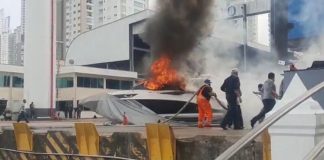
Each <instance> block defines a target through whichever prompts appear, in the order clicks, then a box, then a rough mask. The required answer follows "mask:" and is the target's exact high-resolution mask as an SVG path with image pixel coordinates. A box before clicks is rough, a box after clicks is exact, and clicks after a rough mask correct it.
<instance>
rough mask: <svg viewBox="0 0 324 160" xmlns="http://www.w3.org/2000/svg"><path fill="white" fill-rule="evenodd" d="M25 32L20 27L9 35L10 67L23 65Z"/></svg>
mask: <svg viewBox="0 0 324 160" xmlns="http://www.w3.org/2000/svg"><path fill="white" fill-rule="evenodd" d="M22 55H23V30H22V27H21V26H18V27H17V28H16V29H14V31H13V32H12V33H10V34H9V59H8V64H10V65H18V66H22V65H23V60H22Z"/></svg>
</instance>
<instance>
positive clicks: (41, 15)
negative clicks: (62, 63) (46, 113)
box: [24, 0, 56, 108]
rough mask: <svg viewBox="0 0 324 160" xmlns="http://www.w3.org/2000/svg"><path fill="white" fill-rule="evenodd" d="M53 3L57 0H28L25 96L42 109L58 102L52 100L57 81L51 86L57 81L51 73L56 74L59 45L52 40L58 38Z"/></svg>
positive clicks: (28, 100)
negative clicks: (56, 50)
mask: <svg viewBox="0 0 324 160" xmlns="http://www.w3.org/2000/svg"><path fill="white" fill-rule="evenodd" d="M52 2H53V0H27V1H26V28H25V33H26V34H25V58H24V73H25V74H24V86H25V89H24V98H25V99H26V100H27V102H31V101H33V102H34V103H35V106H37V107H38V108H49V107H50V106H54V103H55V101H54V100H53V101H52V97H53V99H54V97H55V93H54V94H53V92H51V91H54V92H55V89H54V88H55V83H52V84H53V85H51V82H55V81H54V76H53V74H51V73H55V71H53V68H54V66H53V65H51V64H55V63H53V62H54V60H55V55H53V54H52V53H55V52H54V51H55V48H56V47H55V43H53V41H52V40H53V39H55V27H54V26H52V8H51V3H52ZM53 3H54V2H53ZM54 4H55V3H54ZM54 6H55V5H54ZM54 6H53V7H54ZM53 15H55V7H54V13H53ZM54 18H55V16H54ZM53 23H54V24H55V22H53ZM52 56H53V58H52ZM51 95H52V97H51Z"/></svg>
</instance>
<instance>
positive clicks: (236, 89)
mask: <svg viewBox="0 0 324 160" xmlns="http://www.w3.org/2000/svg"><path fill="white" fill-rule="evenodd" d="M221 90H222V91H223V92H225V94H226V100H227V104H228V111H227V112H226V115H225V117H224V119H223V120H222V123H221V127H222V128H223V129H224V130H227V126H228V125H230V124H232V122H233V124H234V129H243V128H244V127H243V118H242V112H241V106H240V103H241V102H242V99H241V96H242V93H241V89H240V79H239V77H238V70H237V69H233V70H232V72H231V75H230V76H229V77H227V78H226V79H225V81H224V83H223V85H222V86H221Z"/></svg>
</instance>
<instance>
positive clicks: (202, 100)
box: [197, 79, 216, 128]
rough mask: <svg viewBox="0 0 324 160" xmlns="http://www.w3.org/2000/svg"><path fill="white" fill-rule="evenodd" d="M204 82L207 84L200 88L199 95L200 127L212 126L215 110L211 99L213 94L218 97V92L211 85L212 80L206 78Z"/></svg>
mask: <svg viewBox="0 0 324 160" xmlns="http://www.w3.org/2000/svg"><path fill="white" fill-rule="evenodd" d="M204 83H205V84H204V85H203V86H202V87H201V88H200V89H199V92H198V95H197V104H198V128H203V127H211V123H212V120H213V111H212V107H211V105H210V103H209V100H210V98H211V97H212V96H215V97H216V93H214V92H213V89H212V87H211V86H210V84H211V81H210V80H209V79H206V80H205V81H204ZM205 120H206V121H205ZM204 121H205V123H204Z"/></svg>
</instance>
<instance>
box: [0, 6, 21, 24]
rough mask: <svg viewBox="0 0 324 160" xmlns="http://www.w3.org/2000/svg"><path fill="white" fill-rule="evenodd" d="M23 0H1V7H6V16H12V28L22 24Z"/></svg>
mask: <svg viewBox="0 0 324 160" xmlns="http://www.w3.org/2000/svg"><path fill="white" fill-rule="evenodd" d="M20 3H21V0H0V9H1V8H3V9H4V14H5V16H10V29H14V28H16V27H17V26H19V25H20V12H21V11H20V10H21V8H20Z"/></svg>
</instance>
